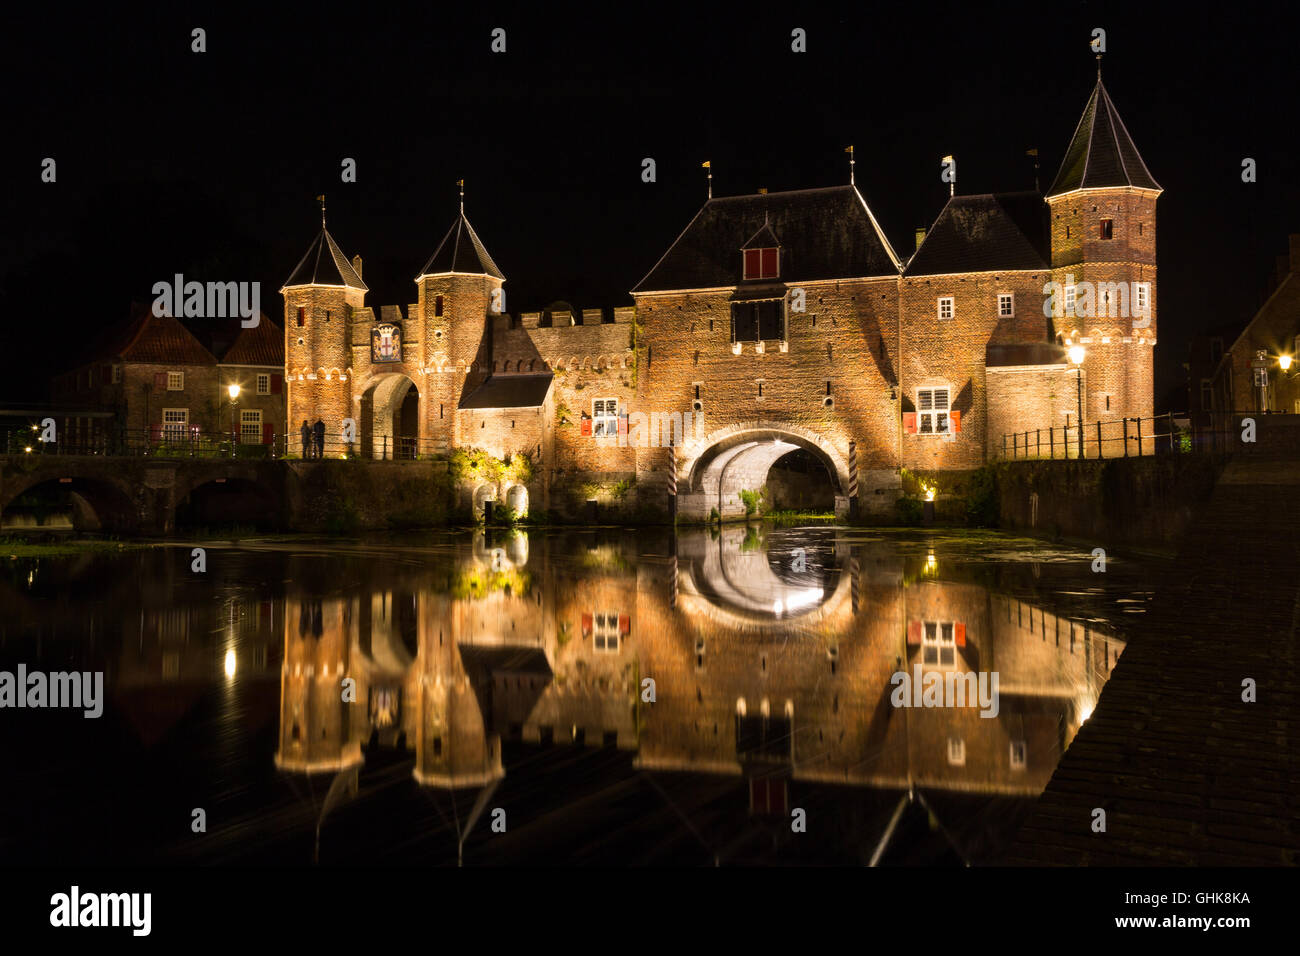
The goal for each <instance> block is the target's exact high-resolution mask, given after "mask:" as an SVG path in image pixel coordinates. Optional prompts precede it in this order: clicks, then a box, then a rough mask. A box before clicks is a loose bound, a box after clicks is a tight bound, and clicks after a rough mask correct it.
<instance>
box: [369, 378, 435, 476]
mask: <svg viewBox="0 0 1300 956" xmlns="http://www.w3.org/2000/svg"><path fill="white" fill-rule="evenodd" d="M360 406H361V407H360V408H359V409H358V417H357V429H358V432H359V435H358V439H359V444H360V449H361V454H362V455H363V456H366V457H369V458H385V459H399V458H407V459H409V458H416V457H418V455H419V452H420V440H419V439H420V434H421V432H420V390H419V389H418V388H417V387H416V385H415V383H414V382H413V381H411V379H410V378H409V377H407V376H406V375H403V374H402V373H400V372H389V373H385V374H381V375H379V376H377V377H376V378H375V380H374V381H373V382H372V383H371V384H370V385H368V386H367V387H366V389H365V390H364V391H363V392H362V393H361V402H360Z"/></svg>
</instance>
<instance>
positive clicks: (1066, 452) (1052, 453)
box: [995, 411, 1260, 461]
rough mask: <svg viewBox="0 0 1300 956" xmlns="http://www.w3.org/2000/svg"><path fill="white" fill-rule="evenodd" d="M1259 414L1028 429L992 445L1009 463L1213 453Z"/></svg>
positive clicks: (1215, 414) (1199, 415) (1228, 445)
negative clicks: (1244, 422) (1243, 419)
mask: <svg viewBox="0 0 1300 956" xmlns="http://www.w3.org/2000/svg"><path fill="white" fill-rule="evenodd" d="M1258 414H1260V413H1258V412H1229V411H1225V412H1200V413H1197V414H1195V415H1189V414H1187V413H1179V412H1169V413H1167V414H1165V415H1153V416H1151V417H1150V418H1118V419H1112V420H1110V421H1096V422H1084V424H1083V427H1082V429H1080V427H1079V426H1078V425H1063V426H1060V427H1055V428H1031V429H1026V430H1024V431H1018V432H1010V433H1008V434H1004V435H1003V436H1002V439H1001V442H1000V443H999V444H998V445H997V446H995V451H996V452H998V457H1000V458H1002V459H1004V460H1007V461H1022V460H1036V459H1045V460H1056V459H1061V460H1067V459H1072V458H1134V457H1139V456H1143V455H1165V454H1190V453H1193V452H1196V453H1212V454H1222V453H1224V452H1227V451H1228V450H1229V449H1230V448H1231V447H1232V436H1233V435H1234V434H1235V431H1236V430H1237V429H1238V428H1239V427H1240V426H1239V422H1240V420H1241V419H1242V418H1243V417H1249V416H1251V415H1258Z"/></svg>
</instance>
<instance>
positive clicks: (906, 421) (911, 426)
mask: <svg viewBox="0 0 1300 956" xmlns="http://www.w3.org/2000/svg"><path fill="white" fill-rule="evenodd" d="M903 431H905V432H907V434H909V435H915V434H916V412H903Z"/></svg>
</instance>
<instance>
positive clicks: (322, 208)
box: [316, 193, 325, 229]
mask: <svg viewBox="0 0 1300 956" xmlns="http://www.w3.org/2000/svg"><path fill="white" fill-rule="evenodd" d="M316 201H317V202H318V203H320V227H321V229H324V228H325V194H324V193H321V194H320V195H319V196H317V197H316Z"/></svg>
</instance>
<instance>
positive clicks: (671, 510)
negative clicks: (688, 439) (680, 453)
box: [668, 437, 677, 524]
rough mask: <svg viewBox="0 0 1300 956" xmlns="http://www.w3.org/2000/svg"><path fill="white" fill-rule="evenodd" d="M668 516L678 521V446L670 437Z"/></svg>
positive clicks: (674, 521)
mask: <svg viewBox="0 0 1300 956" xmlns="http://www.w3.org/2000/svg"><path fill="white" fill-rule="evenodd" d="M668 517H669V518H670V519H672V521H673V523H674V524H675V523H676V522H677V446H676V445H675V444H674V443H673V439H672V438H671V437H669V439H668Z"/></svg>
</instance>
